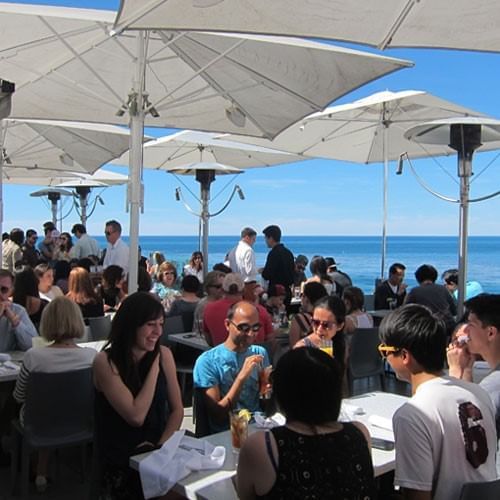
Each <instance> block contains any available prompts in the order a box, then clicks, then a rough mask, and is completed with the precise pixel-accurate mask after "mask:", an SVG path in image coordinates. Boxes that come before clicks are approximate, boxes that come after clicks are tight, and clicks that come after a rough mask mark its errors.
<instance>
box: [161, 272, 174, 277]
mask: <svg viewBox="0 0 500 500" xmlns="http://www.w3.org/2000/svg"><path fill="white" fill-rule="evenodd" d="M163 274H170V275H172V276H175V273H174V272H173V271H165V272H164V273H163Z"/></svg>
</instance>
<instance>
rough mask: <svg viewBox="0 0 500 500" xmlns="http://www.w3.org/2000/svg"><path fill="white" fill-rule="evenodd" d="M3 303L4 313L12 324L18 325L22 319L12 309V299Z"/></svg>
mask: <svg viewBox="0 0 500 500" xmlns="http://www.w3.org/2000/svg"><path fill="white" fill-rule="evenodd" d="M2 305H3V308H4V309H3V314H5V316H6V317H7V318H8V320H9V321H10V322H11V323H12V326H14V327H16V326H17V325H18V324H19V322H20V321H21V320H20V319H19V316H18V315H17V314H16V313H15V312H14V311H13V310H12V307H11V306H12V302H10V301H8V300H7V301H5V302H3V303H2Z"/></svg>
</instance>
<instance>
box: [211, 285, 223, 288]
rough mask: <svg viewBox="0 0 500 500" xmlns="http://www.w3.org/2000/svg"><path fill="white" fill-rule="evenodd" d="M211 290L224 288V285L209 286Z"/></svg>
mask: <svg viewBox="0 0 500 500" xmlns="http://www.w3.org/2000/svg"><path fill="white" fill-rule="evenodd" d="M209 287H210V288H222V285H209Z"/></svg>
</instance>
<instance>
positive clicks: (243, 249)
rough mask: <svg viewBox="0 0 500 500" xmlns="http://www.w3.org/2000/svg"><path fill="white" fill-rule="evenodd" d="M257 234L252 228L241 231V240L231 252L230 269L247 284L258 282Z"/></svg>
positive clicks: (229, 258)
mask: <svg viewBox="0 0 500 500" xmlns="http://www.w3.org/2000/svg"><path fill="white" fill-rule="evenodd" d="M256 238H257V232H256V231H255V229H252V228H251V227H245V228H243V229H242V230H241V240H240V241H239V242H238V244H237V245H236V246H235V247H234V248H233V249H232V250H231V251H230V252H229V255H228V260H229V267H230V268H231V270H232V271H233V272H234V273H239V274H241V277H242V278H243V281H244V282H245V283H252V282H255V281H257V264H256V263H255V251H254V249H253V246H254V244H255V239H256Z"/></svg>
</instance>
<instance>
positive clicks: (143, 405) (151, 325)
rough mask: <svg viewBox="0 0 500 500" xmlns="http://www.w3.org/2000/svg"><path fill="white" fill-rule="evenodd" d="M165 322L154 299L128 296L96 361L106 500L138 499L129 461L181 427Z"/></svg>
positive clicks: (140, 294) (136, 479)
mask: <svg viewBox="0 0 500 500" xmlns="http://www.w3.org/2000/svg"><path fill="white" fill-rule="evenodd" d="M163 318H164V313H163V307H162V305H161V303H160V302H158V300H156V299H155V298H154V297H153V296H152V295H150V294H149V293H145V292H138V293H134V294H132V295H129V296H128V297H127V298H126V299H125V300H124V301H123V303H122V305H121V307H120V308H119V309H118V311H117V313H116V315H115V317H114V318H113V324H112V327H111V333H110V336H109V341H108V344H107V345H106V347H105V350H104V351H102V352H100V353H99V354H98V355H97V357H96V359H95V362H94V383H95V387H96V391H97V392H96V402H95V404H96V445H97V446H98V450H99V456H100V457H101V460H102V470H103V478H102V483H101V490H102V494H103V496H104V497H105V498H112V499H115V498H117V499H118V498H119V499H136V498H142V490H141V485H140V481H139V477H138V474H137V473H136V472H134V471H132V469H130V467H129V463H128V462H129V457H130V456H131V455H134V454H136V453H139V452H141V451H144V450H145V449H153V448H155V447H156V446H158V445H161V444H163V443H164V442H165V441H166V440H167V439H168V438H169V437H170V436H171V435H172V434H173V433H174V432H175V431H176V430H178V429H179V427H180V425H181V423H182V418H183V415H184V410H183V406H182V401H181V393H180V389H179V384H178V382H177V374H176V368H175V362H174V358H173V356H172V353H171V352H170V350H169V349H168V348H166V347H164V346H161V345H160V338H161V335H162V331H163ZM106 495H108V496H106Z"/></svg>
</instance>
